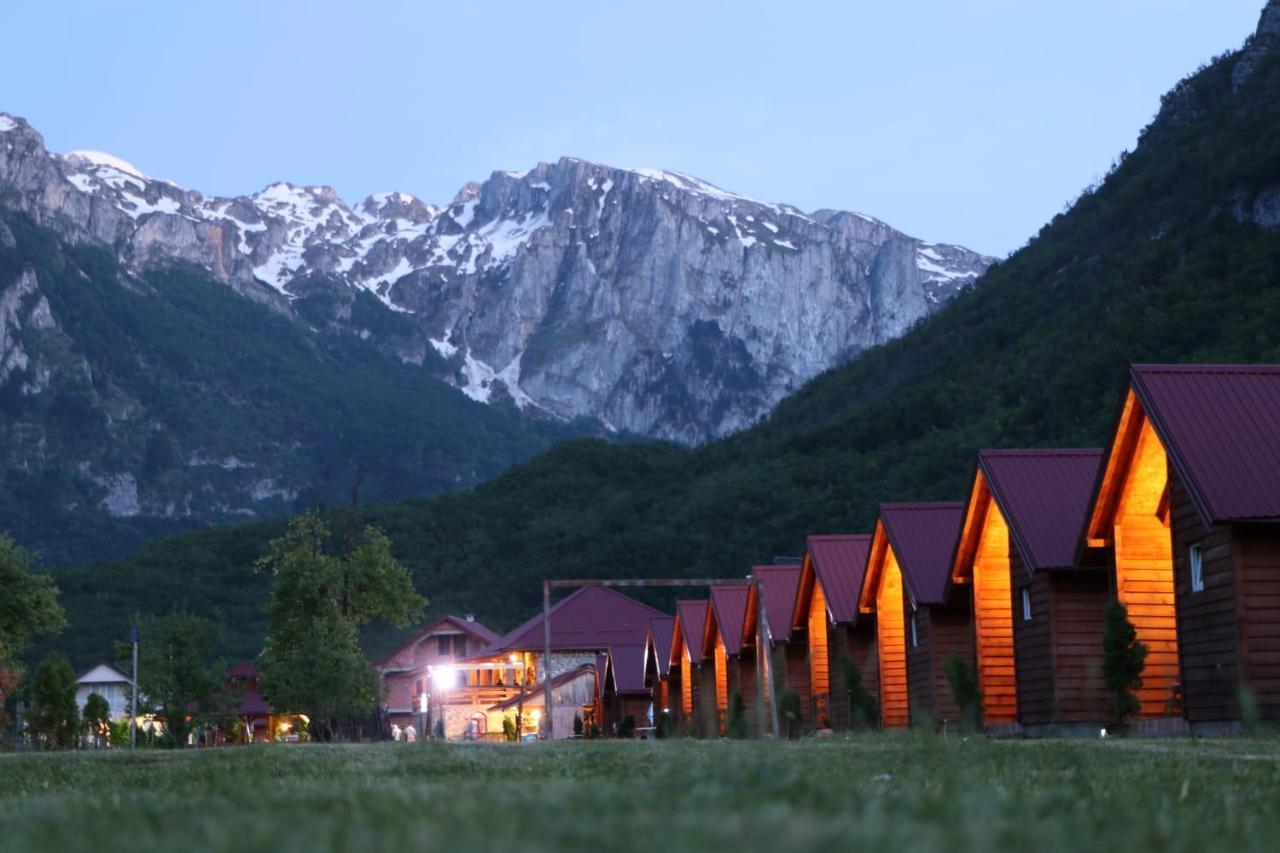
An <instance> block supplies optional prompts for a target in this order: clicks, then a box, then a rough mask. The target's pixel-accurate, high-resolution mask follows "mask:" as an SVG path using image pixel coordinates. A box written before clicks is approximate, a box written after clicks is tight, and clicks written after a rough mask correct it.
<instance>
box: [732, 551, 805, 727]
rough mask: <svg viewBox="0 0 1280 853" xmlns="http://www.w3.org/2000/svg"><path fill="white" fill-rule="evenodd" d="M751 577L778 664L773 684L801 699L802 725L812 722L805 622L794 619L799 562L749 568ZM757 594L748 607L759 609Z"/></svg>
mask: <svg viewBox="0 0 1280 853" xmlns="http://www.w3.org/2000/svg"><path fill="white" fill-rule="evenodd" d="M751 574H752V576H753V577H755V578H756V580H758V581H759V582H760V584H761V585H762V586H763V587H764V610H765V618H767V619H768V620H769V644H770V646H771V647H772V648H773V650H774V651H775V652H777V653H778V654H776V655H775V658H776V659H777V660H778V661H779V664H780V665H779V668H778V674H777V679H776V682H777V683H778V684H779V685H780V686H781V687H785V688H786V689H787V690H790V691H791V692H793V693H795V694H796V696H797V697H798V698H799V700H800V715H801V722H802V724H803V725H806V726H807V725H811V724H812V722H813V719H814V717H813V700H812V698H811V697H812V692H811V691H810V689H809V645H808V638H807V634H806V627H807V622H806V621H805V620H803V619H800V620H797V615H796V602H797V599H798V597H799V588H800V561H799V560H796V561H794V562H791V561H789V562H785V563H782V562H778V563H772V564H767V565H761V566H752V567H751ZM755 595H756V592H755V590H754V589H753V590H752V591H751V599H750V601H748V603H747V608H748V610H749V611H751V612H752V613H755V612H756V608H757V607H758V605H757V603H756V600H755Z"/></svg>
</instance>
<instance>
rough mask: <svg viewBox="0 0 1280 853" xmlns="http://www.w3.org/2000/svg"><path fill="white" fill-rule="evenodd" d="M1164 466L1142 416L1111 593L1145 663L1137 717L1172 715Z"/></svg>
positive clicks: (1173, 628)
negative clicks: (1140, 646) (1142, 645)
mask: <svg viewBox="0 0 1280 853" xmlns="http://www.w3.org/2000/svg"><path fill="white" fill-rule="evenodd" d="M1168 471H1169V465H1168V459H1167V457H1166V455H1165V451H1164V448H1163V447H1162V446H1161V444H1160V439H1159V437H1158V436H1157V435H1156V433H1155V430H1154V429H1152V427H1151V423H1150V421H1147V420H1146V419H1145V418H1144V419H1143V422H1142V426H1141V428H1140V432H1139V435H1138V439H1137V442H1136V444H1135V446H1134V452H1133V459H1132V461H1131V462H1130V464H1129V469H1128V472H1127V476H1126V478H1125V483H1124V485H1123V487H1122V492H1121V495H1120V501H1119V505H1118V507H1117V510H1116V517H1115V518H1116V521H1115V539H1114V546H1113V547H1114V553H1115V576H1116V595H1117V597H1118V598H1119V599H1120V601H1121V602H1122V603H1123V604H1124V605H1125V606H1126V607H1127V608H1128V611H1129V619H1130V621H1132V622H1133V624H1134V627H1135V628H1136V629H1137V632H1138V639H1139V640H1140V641H1142V642H1143V643H1146V644H1147V648H1148V649H1149V652H1148V654H1147V666H1146V669H1145V671H1144V672H1143V676H1142V681H1143V684H1142V688H1141V689H1140V690H1138V699H1139V701H1140V702H1141V703H1142V711H1141V714H1140V716H1142V717H1165V716H1170V715H1171V714H1173V713H1177V710H1178V709H1177V703H1176V701H1175V699H1176V696H1175V691H1176V689H1177V686H1178V683H1179V673H1178V632H1177V614H1176V607H1175V597H1174V581H1173V560H1172V556H1173V554H1172V543H1171V538H1170V533H1169V528H1168V526H1167V524H1166V522H1167V518H1168V516H1167V515H1165V517H1164V518H1162V517H1161V507H1162V505H1163V501H1164V498H1165V489H1166V486H1167V484H1168V481H1169V474H1168Z"/></svg>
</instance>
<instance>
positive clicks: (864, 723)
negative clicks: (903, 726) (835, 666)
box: [839, 655, 880, 729]
mask: <svg viewBox="0 0 1280 853" xmlns="http://www.w3.org/2000/svg"><path fill="white" fill-rule="evenodd" d="M839 665H840V675H841V678H843V679H844V690H845V698H846V700H847V701H848V703H849V726H850V728H855V729H860V728H871V727H873V726H875V725H876V723H878V722H879V721H880V708H879V706H878V705H877V704H876V700H875V699H874V698H873V697H872V696H871V694H870V693H868V692H867V689H866V688H865V687H863V686H862V670H860V669H858V665H857V664H855V663H854V662H853V658H851V657H849V656H848V655H841V656H840V660H839Z"/></svg>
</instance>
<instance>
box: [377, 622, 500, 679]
mask: <svg viewBox="0 0 1280 853" xmlns="http://www.w3.org/2000/svg"><path fill="white" fill-rule="evenodd" d="M444 627H451V628H456V629H457V630H459V631H461V632H462V633H464V634H470V635H471V636H473V637H475V638H476V639H478V640H480V642H482V643H492V642H494V641H495V640H497V639H498V632H497V631H494V630H493V629H491V628H488V627H486V626H484V625H482V624H480V623H479V622H477V621H476V620H474V619H464V618H462V617H460V616H450V615H447V614H446V615H444V616H441V617H439V618H437V619H435V620H434V621H432V622H428V623H427V624H426V625H423V626H422V627H421V628H419V629H418V630H416V631H414V632H413V633H412V634H410V635H409V636H408V637H407V638H406V639H405V640H404V642H402V643H401V644H400V645H398V646H396V648H395V650H394V651H392V652H391V653H390V654H388V655H386V656H385V657H384V658H382V660H380V661H379V662H378V664H377V665H378V666H384V665H385V664H386V662H387V661H390V660H393V659H394V658H395V657H396V655H398V654H400V653H401V652H403V651H404V650H405V649H407V648H410V647H411V646H413V645H415V644H416V643H419V642H421V641H422V640H423V639H425V638H426V637H429V636H431V634H433V633H434V632H436V631H439V630H440V629H441V628H444Z"/></svg>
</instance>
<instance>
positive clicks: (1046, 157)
mask: <svg viewBox="0 0 1280 853" xmlns="http://www.w3.org/2000/svg"><path fill="white" fill-rule="evenodd" d="M6 5H7V7H8V8H6V9H5V12H4V28H5V30H6V32H7V37H6V39H5V46H4V49H3V50H2V51H0V111H5V112H9V113H12V114H14V115H19V116H22V117H24V118H26V119H27V120H28V121H30V122H31V123H32V125H33V126H34V127H35V128H36V129H37V130H39V131H40V132H41V133H42V134H43V135H44V137H45V143H46V145H47V146H48V147H49V148H50V149H51V150H53V151H60V152H65V151H70V150H73V149H77V148H90V149H96V150H101V151H107V152H110V153H112V154H115V155H118V156H120V157H123V158H125V159H126V160H129V161H130V162H132V163H134V164H135V165H137V166H138V167H139V168H141V169H142V170H144V171H145V172H147V173H149V174H151V175H153V176H155V177H161V178H168V179H170V180H173V181H176V182H177V183H179V184H182V185H183V186H186V187H190V188H193V189H198V190H200V191H201V192H203V193H205V194H207V195H240V194H245V193H250V192H254V191H256V190H259V189H261V188H262V187H264V186H266V185H267V184H269V183H272V182H274V181H277V180H288V181H292V182H294V183H298V184H309V185H310V184H325V185H329V186H332V187H334V189H336V190H337V192H338V194H339V195H340V196H342V197H343V198H344V199H346V200H347V201H348V202H349V203H355V202H358V201H359V200H360V199H362V198H364V197H365V196H367V195H369V194H370V193H374V192H381V191H390V190H399V191H402V192H408V193H412V194H414V195H416V196H418V197H419V198H422V199H423V200H425V201H428V202H437V203H445V202H448V201H449V200H450V199H452V198H453V196H454V194H455V193H456V192H457V191H458V189H459V188H460V187H461V186H462V185H463V184H464V183H466V182H467V181H472V180H482V179H484V178H485V177H487V176H488V175H489V174H490V173H491V172H493V171H497V170H507V169H511V170H522V169H526V168H528V167H530V166H532V165H534V164H535V163H537V162H539V161H550V160H555V159H557V158H559V157H561V156H575V157H581V158H584V159H588V160H594V161H597V162H601V163H607V164H609V165H613V166H623V167H629V168H636V167H654V168H664V169H670V170H674V171H679V172H685V173H688V174H692V175H696V176H698V177H700V178H703V179H705V180H708V181H710V182H712V183H714V184H717V185H719V186H721V187H724V188H725V189H729V190H732V191H734V192H738V193H741V194H743V195H747V196H751V197H753V198H759V199H765V200H769V201H775V202H786V203H790V204H794V205H796V206H797V207H800V208H802V209H804V210H814V209H817V208H823V207H827V208H843V209H848V210H856V211H861V212H864V213H868V214H871V215H873V216H876V217H878V218H880V219H882V220H884V221H886V222H888V223H889V224H890V225H892V226H894V227H896V228H899V229H901V230H903V231H905V232H907V233H909V234H911V235H913V236H917V237H921V238H924V239H927V240H931V241H936V242H952V243H960V244H962V245H966V246H969V247H971V248H974V249H977V250H979V251H983V252H987V253H990V254H993V255H1000V256H1003V255H1005V254H1007V253H1008V252H1010V251H1012V250H1014V249H1016V248H1018V247H1019V246H1021V245H1022V244H1023V243H1025V242H1026V240H1027V239H1028V238H1029V237H1030V236H1031V235H1032V234H1034V233H1035V232H1036V231H1037V230H1038V229H1039V228H1040V226H1041V225H1042V224H1044V223H1045V222H1046V221H1047V220H1048V219H1050V218H1051V217H1052V216H1053V215H1055V214H1056V213H1058V212H1060V211H1061V210H1062V209H1063V207H1064V206H1065V205H1066V204H1068V203H1069V202H1070V201H1071V200H1072V199H1074V198H1075V197H1076V196H1077V195H1078V194H1079V192H1080V190H1081V189H1082V188H1083V187H1084V186H1086V185H1088V184H1090V183H1092V182H1094V181H1095V180H1097V179H1098V178H1099V177H1100V176H1102V175H1103V174H1105V173H1106V171H1107V169H1108V167H1109V166H1110V164H1111V162H1112V161H1113V160H1114V158H1115V157H1116V156H1117V155H1118V154H1119V153H1120V152H1121V151H1122V150H1124V149H1129V148H1132V147H1133V146H1134V144H1135V142H1136V139H1137V136H1138V132H1139V131H1140V130H1141V129H1142V127H1143V126H1144V125H1146V124H1147V123H1148V122H1149V121H1150V120H1151V118H1152V117H1153V116H1154V114H1155V112H1156V109H1157V108H1158V106H1159V101H1160V96H1161V94H1163V93H1164V92H1166V91H1167V90H1168V89H1170V88H1171V87H1172V86H1173V85H1174V84H1175V83H1176V82H1177V81H1178V80H1179V79H1181V78H1182V77H1184V76H1186V75H1187V74H1189V73H1191V72H1193V71H1194V70H1195V69H1196V68H1197V67H1199V66H1200V65H1202V64H1203V63H1205V62H1207V61H1209V60H1210V59H1211V58H1212V57H1214V56H1215V55H1217V54H1220V53H1222V52H1223V51H1225V50H1229V49H1234V48H1236V47H1239V45H1240V44H1241V43H1242V42H1243V41H1244V39H1245V37H1246V36H1247V35H1249V33H1251V32H1252V31H1253V29H1254V26H1255V25H1256V23H1257V18H1258V14H1259V12H1260V11H1261V8H1262V5H1263V0H1076V2H1072V3H1050V2H1039V1H1038V0H1037V2H1027V0H969V2H966V3H957V2H954V0H947V1H946V2H943V1H942V0H937V2H935V0H893V2H885V0H843V2H841V0H826V2H817V0H792V2H789V3H778V2H776V0H771V1H770V2H754V1H753V0H739V2H719V0H684V2H666V0H649V2H630V0H612V2H599V0H596V2H575V1H574V0H565V1H564V2H560V0H542V2H536V0H525V1H524V2H505V0H489V2H483V3H481V2H454V3H447V4H446V3H437V2H432V0H418V2H410V0H361V1H360V2H348V0H333V2H331V1H330V0H309V2H295V0H256V2H241V0H220V2H218V3H192V2H185V1H184V0H163V2H152V0H80V2H70V1H69V0H43V2H13V3H10V4H6ZM15 36H18V37H16V38H15Z"/></svg>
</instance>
